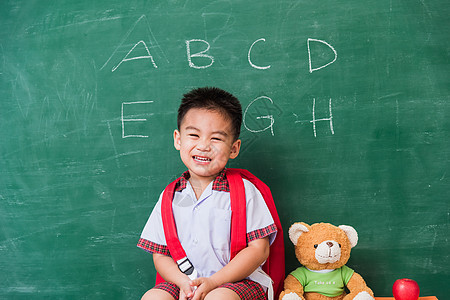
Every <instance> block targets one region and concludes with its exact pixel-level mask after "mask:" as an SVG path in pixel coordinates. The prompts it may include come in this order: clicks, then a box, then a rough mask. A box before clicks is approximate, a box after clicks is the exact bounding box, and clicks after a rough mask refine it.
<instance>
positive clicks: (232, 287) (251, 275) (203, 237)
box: [138, 88, 277, 300]
mask: <svg viewBox="0 0 450 300" xmlns="http://www.w3.org/2000/svg"><path fill="white" fill-rule="evenodd" d="M241 122H242V109H241V105H240V103H239V101H238V100H237V99H236V98H235V97H234V96H233V95H231V94H230V93H228V92H225V91H223V90H220V89H218V88H199V89H195V90H192V91H191V92H189V93H187V94H185V95H184V97H183V99H182V102H181V105H180V107H179V109H178V129H177V130H175V131H174V135H173V138H174V146H175V148H176V149H177V150H179V151H180V156H181V160H182V161H183V163H184V164H185V166H186V167H187V171H186V172H185V173H183V175H182V176H181V178H180V181H179V182H178V185H177V186H176V189H175V193H174V196H173V205H172V206H173V216H174V219H175V223H176V230H177V234H178V238H179V240H180V242H181V245H182V247H183V249H184V250H185V252H186V254H187V257H188V259H189V260H190V262H191V263H192V265H193V266H194V268H195V270H196V271H197V272H198V277H197V278H195V279H193V280H191V279H189V277H188V276H187V275H186V274H184V273H182V272H181V271H180V269H179V268H178V265H177V263H176V262H175V261H174V259H172V257H171V256H170V254H169V251H168V247H167V243H166V238H165V236H164V230H163V224H162V217H161V199H162V194H161V196H160V198H159V201H158V203H157V204H156V206H155V208H154V209H153V212H152V214H151V215H150V218H149V219H148V221H147V224H146V225H145V227H144V230H143V232H142V235H141V238H140V240H139V243H138V246H139V247H140V248H143V249H144V250H146V251H148V252H150V253H153V260H154V264H155V268H156V270H157V271H158V273H159V274H160V275H161V276H162V278H163V279H164V280H165V281H166V282H164V283H161V284H158V285H157V286H155V287H154V288H153V289H151V290H149V291H148V292H147V293H145V295H144V296H143V297H142V299H144V300H149V299H150V300H156V299H164V300H165V299H167V300H174V299H175V300H177V299H180V300H186V299H191V300H203V299H206V300H208V299H209V300H211V299H213V300H220V299H226V300H233V299H236V300H239V299H241V300H245V299H248V300H257V299H266V297H267V296H266V293H265V291H266V286H267V278H263V280H262V279H261V277H258V276H256V273H258V274H257V275H261V273H260V272H258V270H259V269H260V266H261V265H262V264H263V263H264V262H265V260H266V259H267V257H268V255H269V245H270V243H271V242H272V241H273V240H274V239H275V235H276V231H277V229H276V226H275V224H274V220H273V218H272V216H271V214H270V212H269V210H268V208H267V205H266V203H265V201H264V199H263V197H262V196H261V193H260V192H259V191H258V189H257V188H256V187H255V186H254V185H253V184H252V183H250V182H249V181H247V180H244V186H245V195H246V203H247V206H246V230H247V231H246V232H247V242H248V243H247V247H246V248H244V249H243V250H241V251H240V252H239V253H238V254H237V255H236V256H235V257H234V258H233V259H231V260H230V226H231V208H230V192H229V186H228V181H227V178H226V175H225V166H226V164H227V162H228V160H229V159H234V158H236V157H237V156H238V154H239V150H240V147H241V140H239V134H240V128H241ZM269 281H270V280H269ZM264 284H265V285H266V286H263V285H264Z"/></svg>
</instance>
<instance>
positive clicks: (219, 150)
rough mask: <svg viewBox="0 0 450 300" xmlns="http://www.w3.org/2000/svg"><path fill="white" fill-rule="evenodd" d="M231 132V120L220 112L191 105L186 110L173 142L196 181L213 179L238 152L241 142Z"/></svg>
mask: <svg viewBox="0 0 450 300" xmlns="http://www.w3.org/2000/svg"><path fill="white" fill-rule="evenodd" d="M232 132H233V131H232V125H231V121H230V120H229V119H228V118H226V117H224V116H223V115H222V114H220V113H219V112H217V111H214V110H206V109H201V108H192V109H190V110H189V111H188V112H187V113H186V115H185V116H184V118H183V121H182V122H181V125H180V130H179V131H178V130H175V132H174V145H175V148H176V149H177V150H179V151H180V156H181V160H182V161H183V163H184V164H185V165H186V167H187V168H188V169H189V173H190V175H191V178H192V179H193V180H202V181H205V182H207V181H208V182H209V181H212V180H213V179H214V178H215V177H216V176H217V174H218V173H219V172H220V171H222V170H223V168H225V166H226V164H227V162H228V160H229V159H230V158H231V159H234V158H235V157H236V156H237V155H238V154H239V149H240V147H241V141H240V140H236V141H235V140H234V137H233V134H232Z"/></svg>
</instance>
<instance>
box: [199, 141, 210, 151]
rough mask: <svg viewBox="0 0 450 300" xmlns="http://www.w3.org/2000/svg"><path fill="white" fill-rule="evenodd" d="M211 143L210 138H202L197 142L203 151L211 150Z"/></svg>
mask: <svg viewBox="0 0 450 300" xmlns="http://www.w3.org/2000/svg"><path fill="white" fill-rule="evenodd" d="M210 146H211V144H210V142H209V139H200V140H199V141H198V143H197V149H199V150H203V151H208V150H210V148H211V147H210Z"/></svg>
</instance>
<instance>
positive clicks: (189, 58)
mask: <svg viewBox="0 0 450 300" xmlns="http://www.w3.org/2000/svg"><path fill="white" fill-rule="evenodd" d="M192 42H202V43H205V44H206V49H205V50H203V51H201V52H198V53H194V54H191V43H192ZM209 48H210V46H209V43H208V42H207V41H204V40H189V41H186V51H187V58H188V62H189V67H191V68H194V69H206V68H209V67H211V66H212V64H213V63H214V57H213V56H211V55H208V54H205V53H206V52H208V50H209ZM192 57H205V58H208V59H209V60H210V61H211V62H210V63H209V65H205V66H197V65H196V64H194V63H193V62H192Z"/></svg>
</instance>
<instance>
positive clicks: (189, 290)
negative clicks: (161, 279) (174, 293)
mask: <svg viewBox="0 0 450 300" xmlns="http://www.w3.org/2000/svg"><path fill="white" fill-rule="evenodd" d="M179 288H180V298H179V300H191V299H193V298H192V297H193V296H194V287H192V286H191V285H190V281H186V282H184V283H183V285H182V286H179Z"/></svg>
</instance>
